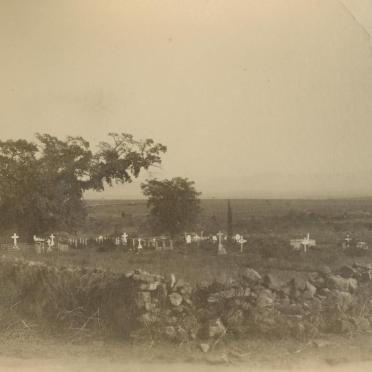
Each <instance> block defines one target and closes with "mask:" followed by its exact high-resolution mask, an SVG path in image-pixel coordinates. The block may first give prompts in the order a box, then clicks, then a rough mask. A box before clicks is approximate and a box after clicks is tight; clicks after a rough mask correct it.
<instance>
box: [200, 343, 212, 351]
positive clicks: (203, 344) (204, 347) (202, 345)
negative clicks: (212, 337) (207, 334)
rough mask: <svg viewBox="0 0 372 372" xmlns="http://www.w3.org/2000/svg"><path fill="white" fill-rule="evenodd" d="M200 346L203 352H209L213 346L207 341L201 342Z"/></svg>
mask: <svg viewBox="0 0 372 372" xmlns="http://www.w3.org/2000/svg"><path fill="white" fill-rule="evenodd" d="M199 347H200V350H201V351H202V352H203V353H208V351H209V349H210V348H211V347H210V346H209V344H206V343H201V344H200V345H199Z"/></svg>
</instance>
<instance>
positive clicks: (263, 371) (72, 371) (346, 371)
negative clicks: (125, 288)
mask: <svg viewBox="0 0 372 372" xmlns="http://www.w3.org/2000/svg"><path fill="white" fill-rule="evenodd" d="M191 369H192V371H193V372H218V371H233V372H243V371H244V372H256V371H257V372H272V371H276V372H278V371H281V372H294V371H296V372H336V371H337V372H370V371H372V362H360V363H352V364H348V365H337V366H316V367H315V366H313V367H311V366H298V367H296V368H293V367H292V368H285V369H282V368H280V369H277V368H270V367H264V368H262V367H250V366H246V365H240V366H209V365H203V364H193V365H190V364H185V363H181V364H166V363H161V364H144V363H135V364H134V363H128V364H123V363H117V362H112V361H111V362H109V361H95V360H92V361H86V362H83V361H77V360H75V361H71V360H68V361H66V360H40V359H32V360H27V361H25V360H22V359H17V358H0V370H1V371H2V372H44V371H45V372H46V371H48V372H85V371H89V372H101V371H102V372H119V371H120V372H126V371H128V372H143V371H151V372H177V371H180V372H181V371H182V372H186V371H190V370H191Z"/></svg>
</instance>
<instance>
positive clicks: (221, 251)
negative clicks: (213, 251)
mask: <svg viewBox="0 0 372 372" xmlns="http://www.w3.org/2000/svg"><path fill="white" fill-rule="evenodd" d="M217 236H218V249H217V254H218V255H224V254H226V253H227V252H226V249H225V247H224V246H223V244H222V237H223V236H224V234H223V233H222V232H221V231H220V232H219V233H218V234H217Z"/></svg>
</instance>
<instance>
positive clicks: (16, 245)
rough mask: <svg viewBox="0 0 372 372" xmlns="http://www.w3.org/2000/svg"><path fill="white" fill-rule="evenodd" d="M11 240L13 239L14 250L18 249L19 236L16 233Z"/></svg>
mask: <svg viewBox="0 0 372 372" xmlns="http://www.w3.org/2000/svg"><path fill="white" fill-rule="evenodd" d="M11 238H12V239H13V248H18V239H19V236H18V235H17V234H16V233H14V234H13V236H12V237H11Z"/></svg>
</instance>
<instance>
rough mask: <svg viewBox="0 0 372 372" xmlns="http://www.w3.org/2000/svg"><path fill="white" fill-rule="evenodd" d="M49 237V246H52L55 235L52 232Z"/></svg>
mask: <svg viewBox="0 0 372 372" xmlns="http://www.w3.org/2000/svg"><path fill="white" fill-rule="evenodd" d="M49 238H50V246H51V247H54V238H55V236H54V235H53V234H52V235H51V236H50V237H49Z"/></svg>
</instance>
